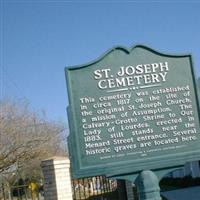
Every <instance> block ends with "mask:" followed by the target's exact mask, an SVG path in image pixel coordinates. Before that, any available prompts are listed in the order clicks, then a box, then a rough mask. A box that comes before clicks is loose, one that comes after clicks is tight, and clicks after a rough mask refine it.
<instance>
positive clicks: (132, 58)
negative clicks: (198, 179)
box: [65, 45, 200, 178]
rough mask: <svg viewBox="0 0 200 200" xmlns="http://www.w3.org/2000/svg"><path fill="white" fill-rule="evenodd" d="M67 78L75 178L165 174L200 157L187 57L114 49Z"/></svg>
mask: <svg viewBox="0 0 200 200" xmlns="http://www.w3.org/2000/svg"><path fill="white" fill-rule="evenodd" d="M65 72H66V80H67V87H68V96H69V107H68V118H69V126H70V135H69V138H68V143H69V151H70V157H71V161H72V168H73V176H74V177H77V178H78V177H86V176H95V175H100V174H105V175H119V174H128V173H137V172H138V171H142V170H147V169H149V170H156V169H167V168H171V167H176V166H180V165H184V164H185V163H186V162H189V161H194V160H199V159H200V133H199V132H200V129H199V112H198V107H199V105H198V100H197V89H196V85H195V77H194V71H193V66H192V59H191V55H181V56H177V55H176V56H175V55H167V54H161V53H158V52H156V51H154V50H152V49H150V48H148V47H145V46H141V45H138V46H135V47H133V48H132V49H130V50H128V49H126V48H123V47H116V48H113V49H111V50H110V51H108V52H107V53H105V54H104V55H103V56H102V57H101V58H99V59H98V60H96V61H94V62H91V63H88V64H85V65H80V66H75V67H67V68H66V69H65Z"/></svg>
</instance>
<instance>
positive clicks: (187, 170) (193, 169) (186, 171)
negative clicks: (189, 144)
mask: <svg viewBox="0 0 200 200" xmlns="http://www.w3.org/2000/svg"><path fill="white" fill-rule="evenodd" d="M169 176H170V177H173V178H179V177H184V176H192V177H193V178H197V177H200V161H194V162H190V163H187V164H186V165H185V166H184V167H183V168H181V169H178V170H175V171H173V172H171V173H170V174H169Z"/></svg>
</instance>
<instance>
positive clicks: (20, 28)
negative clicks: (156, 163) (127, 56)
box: [0, 0, 200, 122]
mask: <svg viewBox="0 0 200 200" xmlns="http://www.w3.org/2000/svg"><path fill="white" fill-rule="evenodd" d="M0 6H1V8H0V15H1V21H0V22H1V26H0V33H1V37H0V46H1V48H0V50H1V54H0V65H1V73H0V79H1V82H0V83H1V93H0V95H1V96H0V98H1V99H2V98H14V99H23V98H25V99H27V100H28V101H29V102H30V105H31V107H32V108H33V109H35V110H41V109H43V110H45V111H46V113H47V116H48V118H49V119H51V120H61V121H63V122H65V121H67V114H66V107H67V105H68V100H67V99H68V98H67V91H66V82H65V74H64V68H65V67H66V66H73V65H79V64H85V63H87V62H90V61H92V60H95V59H97V58H98V57H100V56H101V55H102V54H104V52H105V51H107V50H109V49H110V48H112V47H113V46H118V45H120V46H124V47H127V48H129V47H131V46H134V45H137V44H142V45H145V46H148V47H150V48H152V49H154V50H156V51H159V52H161V53H166V54H178V55H182V54H192V57H193V63H194V68H195V74H196V76H200V12H199V11H200V1H191V0H188V1H126V0H124V1H123V0H121V1H114V0H113V1H109V0H108V1H104V0H102V1H97V0H96V1H95V0H93V1H87V0H86V1H84V0H82V1H76V0H74V1H67V0H66V1H59V0H57V1H46V0H40V1H37V0H26V1H25V0H24V1H22V0H1V2H0Z"/></svg>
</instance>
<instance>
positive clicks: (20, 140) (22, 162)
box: [0, 100, 66, 172]
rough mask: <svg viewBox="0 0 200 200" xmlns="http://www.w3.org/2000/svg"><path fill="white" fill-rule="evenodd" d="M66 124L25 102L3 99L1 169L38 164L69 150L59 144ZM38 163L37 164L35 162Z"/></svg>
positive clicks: (0, 139)
mask: <svg viewBox="0 0 200 200" xmlns="http://www.w3.org/2000/svg"><path fill="white" fill-rule="evenodd" d="M64 132H65V128H64V125H63V124H62V123H58V122H52V121H51V122H49V121H48V120H47V119H46V117H45V116H41V115H39V114H38V113H36V112H31V111H30V109H29V104H27V103H25V102H18V103H15V102H12V101H6V100H3V101H1V102H0V172H3V171H4V172H5V171H9V172H11V171H15V170H16V169H17V167H19V166H20V167H21V168H27V167H28V166H29V168H30V167H32V166H34V165H37V166H38V165H39V163H40V161H41V160H42V159H45V158H48V157H51V156H54V155H60V154H63V153H66V152H63V150H62V149H61V147H60V143H61V140H62V137H63V135H64V134H63V133H64ZM35 167H36V166H35Z"/></svg>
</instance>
